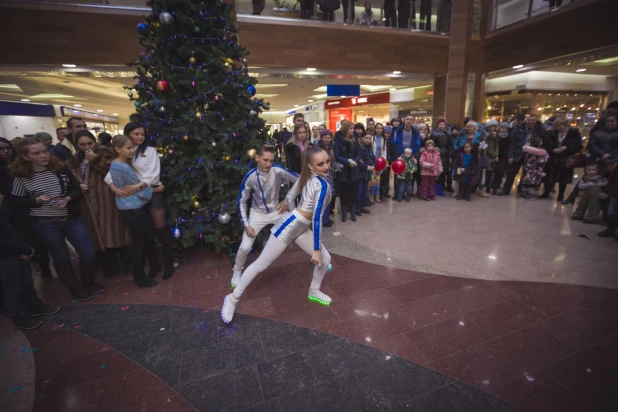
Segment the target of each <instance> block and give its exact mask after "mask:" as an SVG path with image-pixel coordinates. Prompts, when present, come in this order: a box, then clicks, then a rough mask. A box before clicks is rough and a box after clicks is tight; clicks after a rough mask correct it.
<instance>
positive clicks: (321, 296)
mask: <svg viewBox="0 0 618 412" xmlns="http://www.w3.org/2000/svg"><path fill="white" fill-rule="evenodd" d="M307 299H309V300H310V301H312V302H316V303H319V304H320V305H324V306H328V305H330V303H331V302H332V301H333V300H332V299H331V298H330V296H328V295H327V294H326V293H322V291H320V290H316V289H309V296H307Z"/></svg>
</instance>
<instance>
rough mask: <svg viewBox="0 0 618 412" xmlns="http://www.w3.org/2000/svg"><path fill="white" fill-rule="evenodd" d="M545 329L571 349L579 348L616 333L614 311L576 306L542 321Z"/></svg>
mask: <svg viewBox="0 0 618 412" xmlns="http://www.w3.org/2000/svg"><path fill="white" fill-rule="evenodd" d="M542 325H543V326H544V327H545V330H546V331H547V332H549V333H550V334H551V335H552V336H554V337H555V338H557V339H558V340H559V341H560V342H561V343H563V344H564V345H566V346H568V347H570V348H571V349H573V350H581V349H584V348H585V347H587V346H590V345H592V344H595V343H598V342H600V341H602V340H604V339H607V338H609V337H611V336H613V335H615V334H616V333H618V320H617V319H616V314H615V312H611V313H598V312H596V311H593V310H591V309H588V308H577V309H575V310H571V311H569V312H565V313H563V314H561V315H558V316H556V317H553V318H551V319H548V320H546V321H544V322H543V323H542Z"/></svg>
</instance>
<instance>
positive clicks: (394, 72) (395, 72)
mask: <svg viewBox="0 0 618 412" xmlns="http://www.w3.org/2000/svg"><path fill="white" fill-rule="evenodd" d="M393 74H401V71H399V70H394V71H393Z"/></svg>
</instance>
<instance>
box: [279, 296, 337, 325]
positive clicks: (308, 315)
mask: <svg viewBox="0 0 618 412" xmlns="http://www.w3.org/2000/svg"><path fill="white" fill-rule="evenodd" d="M306 298H307V297H306V295H305V299H306ZM269 318H270V319H274V320H279V321H281V322H287V323H291V324H293V325H298V326H302V327H305V328H310V329H319V330H322V331H326V332H328V333H331V332H330V330H328V329H327V330H323V329H321V328H322V327H326V326H327V325H332V324H335V323H337V322H339V318H337V316H336V315H335V314H334V313H333V310H332V309H331V308H330V307H327V306H322V305H319V304H317V303H313V302H309V304H308V305H307V306H305V307H303V308H300V309H294V310H290V311H286V312H283V313H275V314H274V315H272V316H270V317H269Z"/></svg>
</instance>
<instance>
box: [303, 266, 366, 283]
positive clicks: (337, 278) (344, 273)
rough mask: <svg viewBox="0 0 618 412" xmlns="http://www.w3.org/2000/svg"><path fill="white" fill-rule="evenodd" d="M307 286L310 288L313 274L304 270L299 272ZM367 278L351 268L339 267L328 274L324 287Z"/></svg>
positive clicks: (364, 274)
mask: <svg viewBox="0 0 618 412" xmlns="http://www.w3.org/2000/svg"><path fill="white" fill-rule="evenodd" d="M303 267H304V263H303ZM297 273H298V274H299V276H300V277H301V279H302V280H303V282H304V283H305V285H307V286H309V285H310V284H311V280H312V279H313V272H312V271H307V270H306V269H303V270H302V271H298V272H297ZM364 276H367V273H363V272H360V271H358V270H356V269H352V268H351V267H350V266H337V267H335V268H334V269H333V270H332V271H331V272H328V273H326V276H325V277H324V281H323V283H322V285H332V284H333V283H337V282H343V281H348V280H351V279H358V278H362V277H364Z"/></svg>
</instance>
